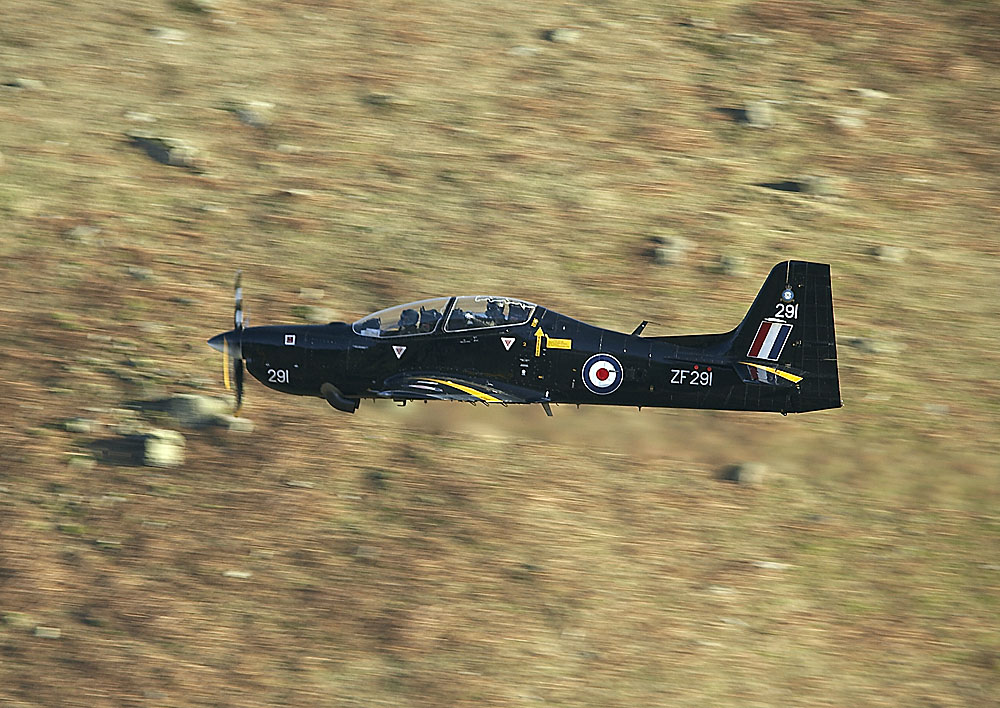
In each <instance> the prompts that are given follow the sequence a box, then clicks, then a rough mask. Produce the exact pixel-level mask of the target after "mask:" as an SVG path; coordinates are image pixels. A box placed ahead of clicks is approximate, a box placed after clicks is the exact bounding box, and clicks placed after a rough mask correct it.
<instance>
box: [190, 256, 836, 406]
mask: <svg viewBox="0 0 1000 708" xmlns="http://www.w3.org/2000/svg"><path fill="white" fill-rule="evenodd" d="M242 299H243V298H242V290H241V288H240V279H239V276H237V282H236V311H235V317H234V319H235V325H234V328H233V329H232V330H230V331H229V332H224V333H222V334H218V335H216V336H214V337H212V338H211V339H210V340H208V343H209V345H210V346H212V347H213V348H215V349H217V350H219V351H221V352H223V353H224V354H225V357H226V360H227V363H226V369H225V372H226V386H227V388H228V387H229V362H230V361H231V362H232V364H233V368H234V378H235V385H236V406H237V410H239V406H240V404H241V402H242V399H243V368H244V364H245V365H246V368H247V369H248V370H249V371H250V373H251V375H253V377H254V378H256V379H257V380H258V381H260V382H261V383H262V384H264V385H265V386H267V387H269V388H273V389H275V390H276V391H281V392H283V393H292V394H296V395H299V396H318V397H320V398H325V399H326V400H327V402H328V403H329V404H330V405H331V406H333V407H334V408H335V409H337V410H338V411H343V412H345V413H353V412H354V411H356V410H357V409H358V405H359V403H360V401H361V399H362V398H371V399H377V398H383V399H391V400H393V401H400V402H402V403H403V404H404V405H405V403H406V402H407V401H414V400H418V401H420V400H423V401H426V400H445V401H467V402H470V403H480V402H481V403H486V404H490V403H500V404H503V405H507V404H511V403H539V404H541V405H542V407H543V408H544V409H545V412H546V413H547V414H548V415H552V412H551V410H550V408H549V404H550V403H575V404H581V403H587V404H598V405H615V406H638V407H640V408H641V407H643V406H651V407H671V408H711V409H718V410H737V411H773V412H778V413H782V414H787V413H802V412H805V411H816V410H823V409H826V408H838V407H840V406H841V405H842V403H841V400H840V382H839V377H838V374H837V346H836V342H835V337H834V327H833V297H832V294H831V289H830V266H828V265H826V264H824V263H806V262H803V261H785V262H784V263H779V264H778V265H776V266H775V267H774V268H773V269H772V270H771V273H770V275H768V277H767V280H766V281H765V282H764V286H763V288H761V290H760V293H759V294H758V295H757V298H756V299H755V300H754V302H753V305H751V307H750V310H749V312H747V315H746V317H744V318H743V321H742V322H741V323H740V324H739V325H738V326H737V327H736V328H735V329H733V330H732V331H730V332H726V333H725V334H702V335H687V336H672V337H643V336H641V335H642V331H643V328H644V327H645V326H646V324H647V322H642V323H641V324H640V325H639V326H638V327H636V328H635V330H633V331H632V333H631V334H624V333H621V332H615V331H612V330H608V329H601V328H600V327H594V326H593V325H589V324H586V323H585V322H580V321H578V320H574V319H572V318H570V317H567V316H565V315H561V314H559V313H558V312H553V311H552V310H549V309H547V308H545V307H543V306H541V305H535V304H533V303H530V302H525V301H524V300H518V299H516V298H510V297H497V296H493V295H465V296H458V297H454V296H453V297H439V298H432V299H430V300H421V301H419V302H411V303H408V304H406V305H397V306H396V307H390V308H388V309H385V310H380V311H379V312H375V313H373V314H371V315H368V316H367V317H362V318H361V319H360V320H358V321H357V322H354V323H353V324H348V323H346V322H331V323H330V324H327V325H269V326H266V327H246V326H244V321H243V305H242Z"/></svg>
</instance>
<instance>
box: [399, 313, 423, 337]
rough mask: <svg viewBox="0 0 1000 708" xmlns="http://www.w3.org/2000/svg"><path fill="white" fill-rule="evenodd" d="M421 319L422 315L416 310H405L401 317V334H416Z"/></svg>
mask: <svg viewBox="0 0 1000 708" xmlns="http://www.w3.org/2000/svg"><path fill="white" fill-rule="evenodd" d="M419 319H420V315H418V314H417V311H416V310H414V309H411V308H407V309H405V310H403V311H402V312H401V313H400V315H399V333H400V334H416V333H417V322H418V321H419Z"/></svg>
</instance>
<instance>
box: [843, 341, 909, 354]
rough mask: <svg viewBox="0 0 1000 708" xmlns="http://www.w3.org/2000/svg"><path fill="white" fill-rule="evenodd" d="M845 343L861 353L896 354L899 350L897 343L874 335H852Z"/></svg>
mask: <svg viewBox="0 0 1000 708" xmlns="http://www.w3.org/2000/svg"><path fill="white" fill-rule="evenodd" d="M847 343H848V345H850V347H851V348H852V349H857V350H858V351H859V352H861V353H862V354H876V355H878V354H896V353H898V352H899V350H900V347H899V345H896V344H892V343H890V342H886V341H883V340H880V339H875V338H874V337H853V338H851V339H849V340H847Z"/></svg>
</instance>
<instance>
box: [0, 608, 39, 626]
mask: <svg viewBox="0 0 1000 708" xmlns="http://www.w3.org/2000/svg"><path fill="white" fill-rule="evenodd" d="M3 623H4V624H5V625H7V626H8V627H14V628H15V629H27V628H28V627H30V626H31V625H32V622H31V618H30V617H29V616H28V615H26V614H24V613H23V612H4V613H3Z"/></svg>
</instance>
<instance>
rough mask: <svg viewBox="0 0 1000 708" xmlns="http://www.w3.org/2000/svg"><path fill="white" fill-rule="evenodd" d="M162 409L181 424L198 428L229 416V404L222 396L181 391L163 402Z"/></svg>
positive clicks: (213, 423)
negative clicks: (216, 396)
mask: <svg viewBox="0 0 1000 708" xmlns="http://www.w3.org/2000/svg"><path fill="white" fill-rule="evenodd" d="M163 410H164V411H166V413H167V415H169V416H170V417H171V418H173V419H174V420H176V421H177V422H178V423H180V424H181V425H185V426H188V427H191V428H199V427H203V426H206V425H215V424H217V423H218V422H219V420H220V419H224V418H226V416H229V415H230V413H231V406H230V404H229V402H228V401H226V400H225V399H222V398H215V397H213V396H201V395H198V394H195V393H181V394H178V395H176V396H173V397H172V398H169V399H167V400H166V401H165V402H163Z"/></svg>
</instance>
